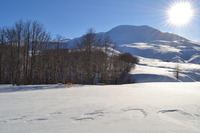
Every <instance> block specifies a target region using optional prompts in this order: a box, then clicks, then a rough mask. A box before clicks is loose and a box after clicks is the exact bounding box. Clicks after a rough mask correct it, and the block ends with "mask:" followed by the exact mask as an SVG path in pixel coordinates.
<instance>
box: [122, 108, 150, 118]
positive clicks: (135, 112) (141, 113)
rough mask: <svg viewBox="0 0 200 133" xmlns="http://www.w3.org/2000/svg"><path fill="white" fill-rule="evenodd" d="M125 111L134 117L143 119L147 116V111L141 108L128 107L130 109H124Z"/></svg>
mask: <svg viewBox="0 0 200 133" xmlns="http://www.w3.org/2000/svg"><path fill="white" fill-rule="evenodd" d="M122 111H123V112H124V113H126V114H127V115H128V116H129V117H131V118H133V119H137V118H138V119H142V118H145V117H147V115H148V114H147V112H146V111H145V110H144V109H140V108H128V109H122Z"/></svg>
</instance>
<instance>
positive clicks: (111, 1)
mask: <svg viewBox="0 0 200 133" xmlns="http://www.w3.org/2000/svg"><path fill="white" fill-rule="evenodd" d="M176 1H192V3H193V4H194V8H195V10H196V15H195V18H194V20H193V21H192V23H191V24H189V25H186V26H184V27H181V28H177V27H175V26H173V27H172V26H170V25H167V13H166V11H167V9H169V6H170V5H172V4H173V3H174V2H176ZM0 4H1V8H0V17H1V19H0V27H2V26H10V25H12V24H13V23H15V22H16V21H18V20H20V19H22V20H25V21H26V20H37V21H39V22H40V23H42V24H44V26H45V27H46V29H47V31H49V32H51V34H52V35H53V36H55V35H56V34H61V35H62V36H64V37H66V38H74V37H79V36H81V35H83V34H84V33H85V32H86V30H87V29H88V28H94V29H95V31H96V32H105V31H108V30H110V29H111V28H114V27H115V26H118V25H149V26H152V27H154V28H157V29H159V30H161V31H165V32H172V33H176V34H180V35H182V36H184V37H186V38H189V39H192V40H195V41H199V42H200V16H199V15H198V12H199V10H200V1H199V0H0Z"/></svg>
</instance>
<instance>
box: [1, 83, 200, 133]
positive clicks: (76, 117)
mask: <svg viewBox="0 0 200 133" xmlns="http://www.w3.org/2000/svg"><path fill="white" fill-rule="evenodd" d="M55 132H58V133H199V132H200V83H199V82H191V83H180V82H174V83H169V82H166V83H156V82H155V83H138V84H129V85H109V86H89V85H85V86H78V85H75V86H73V87H67V86H65V85H40V86H14V87H13V86H10V85H1V86H0V133H55Z"/></svg>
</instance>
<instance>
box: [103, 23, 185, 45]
mask: <svg viewBox="0 0 200 133" xmlns="http://www.w3.org/2000/svg"><path fill="white" fill-rule="evenodd" d="M106 34H107V35H108V36H109V37H110V38H111V39H112V40H113V42H115V43H116V44H130V43H135V42H147V43H150V42H152V41H155V40H165V41H177V40H178V41H179V40H182V41H188V40H187V39H185V38H183V37H180V36H178V35H175V34H171V33H164V32H161V31H159V30H157V29H154V28H152V27H149V26H146V25H144V26H131V25H121V26H117V27H115V28H113V29H111V30H110V31H108V32H106Z"/></svg>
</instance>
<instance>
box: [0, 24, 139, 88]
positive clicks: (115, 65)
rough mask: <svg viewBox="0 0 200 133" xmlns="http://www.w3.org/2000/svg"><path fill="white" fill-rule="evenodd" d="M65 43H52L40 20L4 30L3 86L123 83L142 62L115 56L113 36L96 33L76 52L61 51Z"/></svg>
mask: <svg viewBox="0 0 200 133" xmlns="http://www.w3.org/2000/svg"><path fill="white" fill-rule="evenodd" d="M62 40H63V37H62V36H60V35H58V36H57V37H56V39H54V40H53V41H52V40H51V36H50V34H49V33H48V32H47V31H46V30H45V28H44V26H43V25H42V24H40V23H39V22H37V21H27V22H23V21H18V22H17V23H15V24H14V25H13V26H12V27H3V28H1V29H0V84H17V85H20V84H54V83H66V82H71V83H79V84H93V83H105V84H111V83H120V81H121V80H122V78H123V76H124V74H126V73H128V72H129V71H130V70H131V68H133V67H134V66H135V64H136V63H138V59H137V58H135V57H133V56H132V55H131V54H129V53H125V54H120V55H116V54H114V52H112V49H111V48H110V44H111V41H110V39H109V37H101V38H98V39H97V38H96V35H95V33H94V32H93V30H88V32H87V33H86V34H85V35H83V37H82V39H81V40H79V41H77V42H76V46H77V47H76V49H73V50H72V49H67V48H65V49H64V48H61V45H62ZM52 46H53V47H52Z"/></svg>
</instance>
